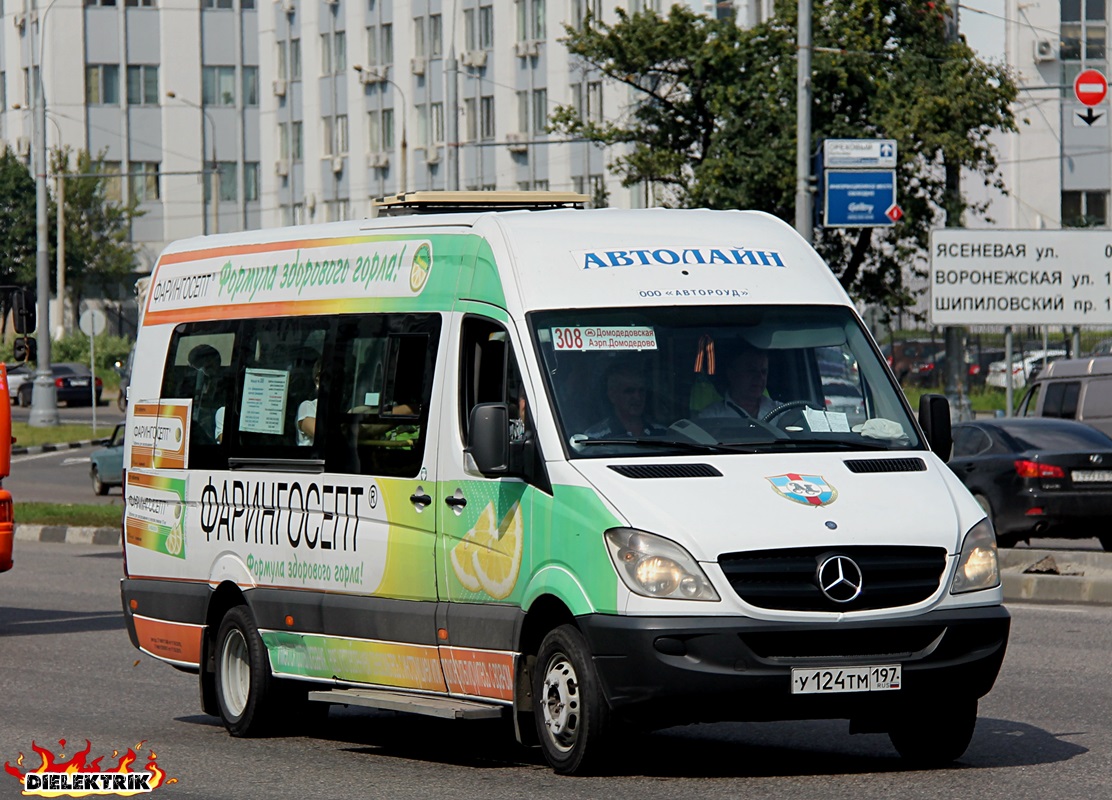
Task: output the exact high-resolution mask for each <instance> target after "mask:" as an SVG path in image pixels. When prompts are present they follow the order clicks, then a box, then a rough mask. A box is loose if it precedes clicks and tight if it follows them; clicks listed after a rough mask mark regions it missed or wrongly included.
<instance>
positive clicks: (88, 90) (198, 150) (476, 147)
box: [0, 0, 771, 270]
mask: <svg viewBox="0 0 1112 800" xmlns="http://www.w3.org/2000/svg"><path fill="white" fill-rule="evenodd" d="M667 5H668V3H667V0H628V2H620V3H615V2H603V0H84V2H79V0H7V2H6V3H3V4H2V5H0V10H2V14H3V16H2V19H3V25H2V27H0V100H2V101H3V102H2V106H0V108H2V110H0V136H2V137H3V138H4V139H5V140H6V141H7V142H8V144H9V145H10V146H11V147H12V148H13V149H14V150H15V151H16V152H17V153H18V154H19V155H20V156H22V157H24V158H25V159H27V160H28V162H30V156H31V149H32V146H33V143H34V142H35V140H36V139H35V135H34V130H33V128H34V126H33V116H34V114H33V104H34V98H35V91H34V88H35V87H34V81H36V80H38V78H39V76H40V74H41V79H42V87H43V94H44V97H45V106H46V110H47V119H48V123H47V130H46V138H47V143H48V147H49V148H51V149H53V148H54V147H56V146H58V145H65V146H68V147H70V148H73V149H86V150H88V151H90V152H91V153H93V154H94V155H100V156H101V157H103V159H104V160H105V162H106V163H107V166H108V168H109V170H110V171H112V172H118V173H120V175H121V176H122V177H120V178H118V179H115V180H113V181H111V183H110V191H111V193H112V194H114V195H115V196H118V197H119V198H121V199H129V198H135V199H137V200H138V201H139V207H140V208H141V209H142V211H143V212H144V214H143V216H141V217H139V218H138V219H136V220H135V222H134V226H133V230H132V238H133V240H134V241H135V242H136V243H138V244H140V245H141V261H142V268H143V269H144V270H147V269H149V267H150V265H151V264H152V263H153V261H154V259H155V258H156V257H157V254H158V252H159V250H160V249H161V248H162V247H163V246H164V245H165V244H166V243H167V242H169V241H172V240H174V239H177V238H183V237H188V236H193V235H198V234H205V233H213V232H227V231H234V230H243V229H248V228H256V227H260V226H271V225H279V224H291V223H292V224H298V223H309V222H321V221H328V220H338V219H346V218H351V217H357V216H363V215H365V214H367V212H368V209H369V203H370V200H371V199H372V198H374V197H378V196H382V195H385V194H390V193H394V192H398V191H403V190H418V189H446V188H453V187H455V188H459V189H559V190H574V191H579V192H584V193H586V194H590V195H593V196H595V197H600V198H601V197H602V196H603V195H604V194H605V195H606V196H607V202H609V203H610V204H612V205H617V206H638V205H644V204H645V203H646V202H650V198H648V197H647V191H646V189H645V188H644V187H635V188H633V189H627V188H622V187H621V186H620V182H619V181H618V180H617V179H616V178H615V177H614V176H613V175H612V174H611V173H610V172H609V171H608V169H607V164H608V162H609V161H610V160H611V159H612V158H613V156H614V155H615V153H614V152H613V151H610V150H607V149H606V148H602V147H598V146H595V145H591V144H588V143H586V142H582V141H578V142H576V141H572V142H569V141H566V140H565V137H562V136H559V135H554V134H550V133H548V132H547V123H548V117H549V114H550V112H551V111H552V110H553V109H554V108H555V107H556V106H557V105H562V104H571V105H573V106H575V107H576V108H578V109H579V110H580V113H581V114H583V115H584V116H587V117H592V118H595V119H603V118H612V117H616V116H618V115H620V114H621V113H623V111H624V109H625V107H626V106H627V105H628V103H629V102H631V100H632V98H631V96H630V95H629V93H628V91H627V90H625V89H622V88H619V87H617V86H615V85H613V84H609V83H606V82H605V81H604V80H603V79H602V77H601V75H599V74H598V73H597V72H596V71H594V70H591V69H589V68H587V67H586V66H585V65H583V64H582V63H581V62H580V61H579V60H577V59H574V58H571V57H569V55H568V53H567V50H566V48H565V47H564V46H563V45H562V44H561V43H560V39H561V37H562V36H563V35H564V25H573V26H574V25H579V24H581V23H582V20H583V19H584V17H585V16H586V15H587V14H588V13H590V14H593V15H594V16H595V17H596V18H600V19H603V20H606V21H614V19H616V16H615V13H616V12H615V8H616V7H618V6H622V7H624V8H627V9H628V10H630V11H638V10H641V9H643V8H651V9H654V10H657V11H664V10H666V6H667ZM691 5H692V6H694V7H695V8H696V9H697V10H699V11H703V12H706V13H709V14H712V15H718V16H736V18H737V19H738V20H739V23H740V24H752V23H755V22H758V21H760V20H761V19H764V18H765V17H767V15H768V14H769V13H770V12H771V0H720V1H714V0H691ZM40 63H41V64H42V65H43V68H42V69H41V72H40V70H39V64H40ZM453 66H454V69H453ZM453 86H454V92H453V90H452V87H453ZM453 96H454V100H455V101H454V103H453V102H452V100H453ZM453 142H455V143H457V144H456V146H455V148H454V152H451V151H450V150H449V148H451V147H452V146H453V145H452V143H453ZM453 156H455V157H454V158H453Z"/></svg>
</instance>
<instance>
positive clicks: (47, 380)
mask: <svg viewBox="0 0 1112 800" xmlns="http://www.w3.org/2000/svg"><path fill="white" fill-rule="evenodd" d="M31 13H32V15H33V17H34V19H35V20H36V23H35V25H36V28H39V27H40V25H41V22H40V21H39V20H40V17H39V14H38V8H37V4H36V2H35V0H31ZM36 43H37V44H38V48H37V49H38V51H39V52H38V54H37V55H38V58H37V59H36V58H35V56H36V53H35V52H34V50H35V49H36V48H35V45H36ZM31 48H32V53H31V72H32V78H33V80H32V83H34V92H35V113H34V116H33V119H34V125H33V127H34V132H33V134H34V146H33V148H32V149H33V150H34V166H35V221H36V226H35V227H36V239H37V242H38V249H37V252H36V258H35V285H36V301H37V303H36V304H37V310H36V316H37V317H38V330H39V336H38V340H39V341H38V360H37V362H36V363H37V368H36V369H35V383H34V387H33V389H32V391H31V414H30V416H29V417H28V423H29V424H30V425H31V426H33V427H43V428H45V427H49V426H52V425H57V424H58V394H57V392H56V391H55V389H54V376H53V371H52V370H51V358H50V349H51V348H50V331H49V330H48V329H49V327H50V254H49V253H48V252H47V250H48V243H47V223H46V207H47V199H46V170H47V165H46V98H45V97H44V96H43V95H44V93H43V86H42V43H41V42H39V37H38V36H37V35H36V36H32V37H31ZM36 65H37V66H36ZM43 332H45V333H46V335H45V336H43V335H42V333H43Z"/></svg>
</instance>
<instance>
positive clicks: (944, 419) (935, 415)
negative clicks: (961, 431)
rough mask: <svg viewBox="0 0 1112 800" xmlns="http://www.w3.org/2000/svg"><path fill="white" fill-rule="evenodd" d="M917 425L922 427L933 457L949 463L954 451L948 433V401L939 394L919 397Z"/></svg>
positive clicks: (952, 437) (950, 434)
mask: <svg viewBox="0 0 1112 800" xmlns="http://www.w3.org/2000/svg"><path fill="white" fill-rule="evenodd" d="M919 424H920V425H922V426H923V432H924V433H925V434H926V435H927V444H928V445H930V448H931V450H933V451H934V453H935V455H937V456H938V457H939V458H941V459H942V460H943V461H949V460H950V455H951V453H953V451H954V436H953V434H952V433H951V432H950V401H949V400H947V399H946V398H945V396H943V395H940V394H925V395H923V396H922V397H920V398H919Z"/></svg>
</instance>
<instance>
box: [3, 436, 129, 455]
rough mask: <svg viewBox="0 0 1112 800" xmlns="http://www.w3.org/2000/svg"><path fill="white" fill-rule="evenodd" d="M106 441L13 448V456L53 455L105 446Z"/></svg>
mask: <svg viewBox="0 0 1112 800" xmlns="http://www.w3.org/2000/svg"><path fill="white" fill-rule="evenodd" d="M107 443H108V439H85V440H83V441H80V442H65V443H63V444H38V445H34V446H33V447H13V448H12V455H13V456H25V455H31V454H34V453H54V452H58V451H60V450H77V449H78V448H81V447H92V446H93V445H101V444H107Z"/></svg>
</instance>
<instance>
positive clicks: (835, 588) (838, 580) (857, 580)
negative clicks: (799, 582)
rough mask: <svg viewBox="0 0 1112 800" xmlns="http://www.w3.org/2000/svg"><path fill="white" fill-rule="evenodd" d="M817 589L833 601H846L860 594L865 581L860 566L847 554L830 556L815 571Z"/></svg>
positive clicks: (854, 598)
mask: <svg viewBox="0 0 1112 800" xmlns="http://www.w3.org/2000/svg"><path fill="white" fill-rule="evenodd" d="M815 578H816V579H817V580H818V584H819V589H821V590H822V593H823V594H824V595H826V596H827V597H829V598H830V599H831V600H833V601H834V602H835V603H848V602H850V601H852V600H856V599H857V598H858V597H860V596H861V590H862V589H863V588H864V585H865V582H864V580H863V579H862V576H861V567H859V566H857V564H856V562H854V560H853V559H852V558H850V557H849V556H830V558H827V559H826V560H824V561H823V562H822V563H821V564H819V568H818V571H817V572H816V573H815Z"/></svg>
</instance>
